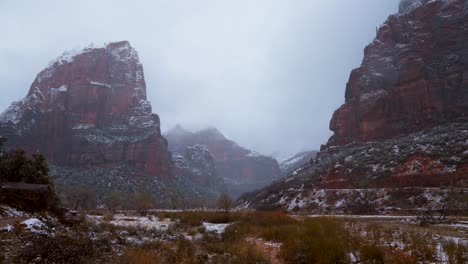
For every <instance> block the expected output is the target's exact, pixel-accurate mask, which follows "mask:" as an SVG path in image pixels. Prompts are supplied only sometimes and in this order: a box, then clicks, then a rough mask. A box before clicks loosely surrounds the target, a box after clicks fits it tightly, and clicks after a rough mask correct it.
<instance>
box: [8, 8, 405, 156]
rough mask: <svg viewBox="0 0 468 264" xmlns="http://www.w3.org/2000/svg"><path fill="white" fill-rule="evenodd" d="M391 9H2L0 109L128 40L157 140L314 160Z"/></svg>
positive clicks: (393, 11) (392, 11)
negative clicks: (201, 140) (173, 136)
mask: <svg viewBox="0 0 468 264" xmlns="http://www.w3.org/2000/svg"><path fill="white" fill-rule="evenodd" d="M398 2H399V1H398V0H353V1H349V0H323V1H318V0H277V1H275V0H232V1H231V0H229V1H228V0H225V1H224V0H165V1H164V0H148V1H137V0H133V1H128V0H127V1H117V0H103V1H97V0H80V1H65V0H57V1H51V0H41V1H36V0H29V1H26V0H0V36H1V38H2V40H1V41H0V91H1V96H0V109H1V111H3V110H4V109H6V108H7V107H8V105H9V104H10V103H11V102H12V101H14V100H19V99H22V98H23V97H24V96H25V95H26V93H27V91H28V90H29V86H30V84H31V83H32V81H33V80H34V78H35V76H36V74H37V73H38V72H39V71H40V70H42V69H43V68H44V67H45V66H46V65H47V64H48V63H49V62H50V61H51V60H53V59H54V58H56V57H58V56H59V55H60V54H62V53H63V51H65V50H68V49H73V48H78V47H83V46H86V45H88V44H90V43H95V44H102V43H104V42H109V41H119V40H129V41H130V43H131V44H132V46H134V47H135V48H136V49H137V51H138V53H139V56H140V60H141V61H142V63H143V67H144V70H145V77H146V84H147V93H148V97H149V100H150V101H151V103H152V105H153V111H154V112H156V113H158V114H159V115H160V117H161V121H162V129H163V131H165V130H168V129H170V128H171V127H173V126H174V125H176V124H181V125H182V126H185V127H187V128H189V129H192V130H193V129H201V128H204V127H208V126H214V127H217V128H218V129H219V130H220V131H221V132H223V133H224V134H225V135H226V136H227V137H229V138H231V139H233V140H235V141H237V142H238V143H240V144H241V145H242V146H245V147H248V148H251V149H253V150H256V151H259V152H261V153H265V154H271V153H274V152H283V153H291V152H295V151H299V150H301V149H317V148H319V147H320V144H323V143H325V142H326V141H327V139H328V138H329V136H330V135H331V132H330V131H329V121H330V118H331V116H332V114H333V112H334V110H335V109H336V108H337V107H339V106H340V105H341V104H342V103H343V101H344V91H345V85H346V82H347V80H348V77H349V73H350V71H351V69H353V68H356V67H358V66H359V65H360V63H361V60H362V56H363V49H364V47H365V46H366V45H367V44H368V43H370V42H371V40H372V39H373V38H374V36H375V31H376V27H378V26H379V25H381V24H382V23H383V22H384V21H385V19H386V18H387V17H388V15H390V14H393V13H396V12H397V8H398Z"/></svg>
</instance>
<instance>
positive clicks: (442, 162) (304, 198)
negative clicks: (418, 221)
mask: <svg viewBox="0 0 468 264" xmlns="http://www.w3.org/2000/svg"><path fill="white" fill-rule="evenodd" d="M466 21H468V5H467V4H466V1H464V0H420V1H402V3H401V5H400V12H399V13H398V14H396V15H392V16H390V17H389V18H388V19H387V21H386V22H385V23H384V24H383V25H382V26H381V27H380V28H379V29H378V31H377V36H376V38H375V39H374V40H373V41H372V43H371V44H369V45H368V46H367V47H366V48H365V50H364V59H363V61H362V64H361V66H360V67H359V68H357V69H355V70H353V71H352V72H351V75H350V79H349V82H348V84H347V86H346V92H345V103H344V104H343V105H342V106H341V107H340V108H339V109H338V110H336V112H335V113H334V115H333V118H332V119H331V122H330V128H331V130H332V131H333V132H334V135H333V136H332V137H331V138H330V140H329V141H328V143H327V145H325V146H323V147H322V149H321V152H320V153H318V154H317V157H316V158H315V159H314V160H313V162H312V163H310V164H307V165H305V166H303V167H301V168H300V169H298V170H295V171H294V172H293V173H291V174H289V175H288V177H287V178H286V179H284V180H281V181H278V182H276V183H274V184H272V185H270V186H268V187H266V188H263V189H262V190H259V191H257V192H253V193H249V194H246V195H244V196H243V197H241V199H240V200H239V204H240V205H241V206H244V207H249V208H283V209H287V210H304V211H309V212H315V213H339V212H346V213H376V212H380V213H383V212H389V211H392V212H397V213H398V212H400V213H401V212H404V211H405V210H422V209H424V210H426V209H428V208H429V209H431V208H432V209H433V210H436V209H435V208H439V209H440V208H442V207H443V206H446V205H447V203H449V204H450V207H451V209H453V210H466V208H468V207H467V206H466V197H467V196H468V185H467V184H468V151H467V150H468V37H467V36H468V28H467V27H466Z"/></svg>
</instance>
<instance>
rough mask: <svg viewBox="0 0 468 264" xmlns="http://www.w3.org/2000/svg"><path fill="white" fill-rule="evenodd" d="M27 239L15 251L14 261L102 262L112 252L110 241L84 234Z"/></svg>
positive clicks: (39, 236) (34, 236)
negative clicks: (93, 238) (26, 241)
mask: <svg viewBox="0 0 468 264" xmlns="http://www.w3.org/2000/svg"><path fill="white" fill-rule="evenodd" d="M27 240H28V241H29V243H27V244H26V245H25V246H24V247H22V248H20V249H19V250H18V252H16V254H15V255H16V256H15V263H24V262H26V263H31V262H33V261H37V260H40V261H41V262H43V263H72V264H73V263H91V262H92V263H104V260H105V259H106V258H108V257H109V256H110V254H111V252H112V250H111V246H110V241H107V240H92V239H90V238H88V237H85V236H80V237H73V238H72V237H69V236H65V235H57V236H55V237H48V236H41V235H31V236H30V237H28V238H27ZM106 253H107V256H106Z"/></svg>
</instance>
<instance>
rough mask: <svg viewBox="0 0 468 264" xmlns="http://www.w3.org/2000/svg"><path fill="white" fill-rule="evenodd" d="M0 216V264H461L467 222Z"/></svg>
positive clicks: (215, 215)
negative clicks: (422, 223)
mask: <svg viewBox="0 0 468 264" xmlns="http://www.w3.org/2000/svg"><path fill="white" fill-rule="evenodd" d="M81 216H82V218H79V219H77V218H75V221H74V222H73V221H68V222H64V221H59V220H58V219H57V218H54V217H52V216H50V215H48V214H29V213H24V212H20V211H17V210H14V209H12V208H9V207H0V252H2V253H1V254H0V263H18V262H25V263H46V262H47V263H273V264H277V263H467V262H468V217H461V216H458V217H451V218H449V221H446V222H445V223H443V224H435V225H428V224H426V225H421V224H420V222H419V219H418V218H417V217H416V216H374V215H340V216H321V215H287V214H283V213H280V212H244V211H236V212H229V213H226V212H221V211H154V212H150V213H149V214H147V215H145V216H142V215H139V214H136V213H135V212H127V213H125V214H124V213H123V212H119V213H116V214H110V213H107V212H105V211H88V212H81Z"/></svg>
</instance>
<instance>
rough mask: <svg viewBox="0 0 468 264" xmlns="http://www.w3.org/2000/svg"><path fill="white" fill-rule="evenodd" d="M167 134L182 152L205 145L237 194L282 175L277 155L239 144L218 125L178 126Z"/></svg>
mask: <svg viewBox="0 0 468 264" xmlns="http://www.w3.org/2000/svg"><path fill="white" fill-rule="evenodd" d="M165 137H166V138H167V140H168V141H169V149H170V151H172V152H174V153H179V154H180V153H183V152H184V151H185V149H186V148H187V147H190V146H193V145H197V144H198V145H204V146H206V147H207V149H208V150H209V152H210V153H211V154H212V155H213V157H214V160H215V165H216V170H217V172H218V175H219V176H220V177H222V178H223V179H224V182H225V183H226V186H227V188H228V189H229V190H230V191H231V193H232V194H234V195H238V194H241V193H242V192H244V191H251V190H253V189H256V188H259V187H262V186H265V185H267V184H269V183H271V182H272V181H273V180H275V179H278V178H279V177H280V176H281V171H280V169H279V166H278V162H277V161H276V160H275V159H273V158H270V157H266V156H262V155H259V154H257V153H255V152H253V151H250V150H248V149H245V148H242V147H240V146H239V145H238V144H236V143H235V142H234V141H231V140H229V139H227V138H226V137H225V136H224V135H223V134H221V132H219V131H218V130H217V129H215V128H210V129H205V130H201V131H198V132H195V133H192V132H190V131H187V130H185V129H183V128H182V127H180V126H177V127H175V128H174V129H172V130H170V131H169V132H168V133H166V134H165Z"/></svg>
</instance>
